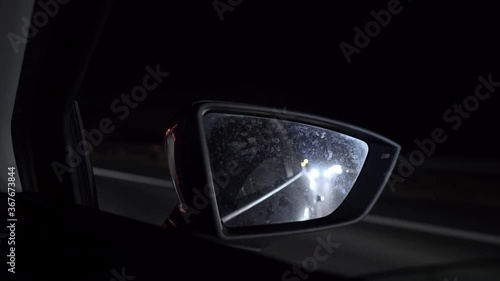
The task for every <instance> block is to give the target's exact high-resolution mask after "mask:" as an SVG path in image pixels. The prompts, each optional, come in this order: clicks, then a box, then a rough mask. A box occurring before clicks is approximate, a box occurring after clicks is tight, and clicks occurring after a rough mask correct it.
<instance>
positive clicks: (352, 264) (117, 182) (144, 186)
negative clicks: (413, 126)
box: [94, 159, 500, 276]
mask: <svg viewBox="0 0 500 281" xmlns="http://www.w3.org/2000/svg"><path fill="white" fill-rule="evenodd" d="M148 162H151V161H143V162H141V163H148ZM97 164H102V166H101V167H95V168H94V173H95V175H96V185H97V188H98V198H99V204H100V208H101V209H102V210H104V211H107V212H111V213H114V214H118V215H122V216H125V217H129V218H133V219H137V220H141V221H145V222H148V223H151V224H157V225H158V224H161V223H162V222H163V220H164V219H165V218H166V217H167V216H168V214H169V213H170V211H171V210H172V209H173V208H174V207H175V205H176V203H177V198H176V195H175V191H174V190H173V188H172V185H171V183H170V181H169V180H168V174H167V173H166V172H164V171H166V169H164V168H165V167H164V166H163V164H156V165H154V164H151V166H148V165H149V164H144V165H142V166H141V167H138V166H136V167H135V168H134V167H132V165H130V164H126V163H125V164H124V163H123V162H120V164H117V163H116V162H115V163H109V162H107V161H102V159H100V160H99V161H97ZM103 166H104V167H103ZM110 167H113V169H111V168H110ZM395 193H397V192H395ZM401 193H402V194H406V193H404V192H401ZM393 195H394V194H393V193H391V192H390V191H388V192H384V195H382V196H381V199H380V200H379V202H378V203H377V204H376V206H375V207H374V209H373V210H372V212H371V213H370V214H369V215H368V216H367V217H366V218H365V219H364V220H363V221H361V222H359V223H357V224H354V225H350V226H346V227H341V228H335V229H330V230H327V231H322V232H315V233H308V234H302V235H294V236H288V237H282V238H280V239H278V240H277V241H276V243H274V244H273V245H271V246H270V247H268V248H266V249H264V250H263V251H262V252H261V253H262V254H263V255H267V256H272V257H274V258H277V259H282V260H286V261H289V262H294V263H301V262H302V261H303V260H304V259H305V258H307V257H311V256H313V252H314V249H315V247H316V246H317V245H318V242H317V239H318V237H321V238H322V239H328V236H330V239H331V240H332V241H334V242H335V243H339V244H340V247H338V248H337V249H336V250H335V252H334V253H333V254H331V255H330V256H329V258H328V259H327V260H325V261H324V262H320V263H319V270H322V271H326V272H332V273H337V274H342V275H345V276H360V275H370V274H376V273H381V272H386V271H393V270H400V269H405V268H420V267H428V266H437V265H448V264H452V263H463V262H473V261H478V260H483V259H492V258H495V259H496V258H498V259H500V227H499V225H498V224H496V223H495V222H492V221H487V220H488V218H487V217H486V216H484V215H483V214H484V213H485V212H489V211H490V210H489V209H488V208H487V207H485V206H481V207H479V208H476V207H474V206H472V205H471V206H467V205H463V204H462V205H460V204H457V203H456V202H454V201H452V200H451V202H449V201H450V200H448V201H446V200H434V201H432V200H431V201H429V200H423V199H420V198H418V196H416V198H417V199H418V200H411V199H409V198H401V197H398V196H393ZM436 203H439V204H436Z"/></svg>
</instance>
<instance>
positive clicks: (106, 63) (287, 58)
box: [80, 0, 500, 157]
mask: <svg viewBox="0 0 500 281" xmlns="http://www.w3.org/2000/svg"><path fill="white" fill-rule="evenodd" d="M163 2H166V1H141V2H126V1H115V4H114V6H113V10H112V12H111V15H110V17H109V19H108V23H107V24H106V27H105V30H104V32H103V35H102V39H101V42H100V43H99V45H98V47H97V50H96V53H95V56H94V58H93V60H92V63H91V67H90V69H89V71H88V73H87V76H86V78H85V82H84V85H83V88H82V91H81V96H80V100H81V102H82V111H83V114H84V120H85V123H86V126H87V128H93V127H95V126H96V123H97V121H98V120H100V119H101V118H103V117H112V118H115V119H116V114H114V113H113V112H112V111H111V110H110V105H111V103H112V101H113V100H114V99H116V98H118V97H119V96H120V94H121V93H130V91H131V89H132V88H133V87H134V86H135V85H138V84H140V83H141V81H142V77H143V76H144V75H145V74H146V72H145V70H144V68H145V66H147V65H152V66H154V65H156V64H157V63H159V64H160V65H161V69H162V70H164V71H168V72H170V73H171V75H170V76H169V77H168V78H166V79H165V81H164V82H163V83H162V84H161V85H160V87H158V88H157V89H156V90H154V91H153V92H150V93H149V94H148V98H147V99H146V100H145V101H143V102H141V103H140V104H139V107H138V108H137V109H135V110H133V111H132V112H131V113H130V117H129V118H127V119H125V120H123V121H119V120H118V119H116V124H117V125H118V129H117V130H116V131H115V132H114V133H113V134H112V135H110V136H108V140H121V139H125V140H134V141H158V142H161V140H162V134H163V132H164V130H165V128H166V127H167V124H168V121H169V118H170V117H171V116H172V114H173V113H175V112H177V111H178V110H179V109H180V108H182V107H184V106H186V105H189V104H190V103H192V102H193V101H195V100H200V99H217V100H229V101H238V102H245V103H252V104H262V105H268V106H272V107H277V108H283V107H284V106H286V107H287V108H288V109H293V110H298V111H304V112H308V113H313V114H317V115H321V116H326V117H330V118H333V119H337V120H340V121H344V122H348V123H352V124H355V125H358V126H361V127H364V128H367V129H369V130H372V131H375V132H378V133H381V134H383V135H385V136H387V137H389V138H391V139H393V140H395V141H397V142H399V143H400V144H402V145H403V148H404V151H410V150H412V149H414V148H415V146H414V145H413V144H412V142H413V140H414V139H416V138H418V139H422V138H427V137H430V134H431V131H432V129H434V128H436V127H442V128H444V129H445V131H446V132H447V133H448V135H449V140H448V141H447V142H446V143H444V144H442V145H440V147H439V148H438V151H437V153H438V154H443V155H462V154H473V155H480V156H483V157H490V156H491V154H492V153H493V151H492V149H491V147H492V146H495V145H496V140H495V139H494V135H495V133H494V132H495V130H496V129H497V128H498V125H497V120H498V117H497V116H498V115H497V109H498V106H499V104H500V98H499V97H497V95H498V94H500V88H499V89H498V90H497V92H496V93H493V95H492V96H491V97H490V98H489V99H487V100H485V101H483V102H481V104H480V106H479V108H478V109H477V110H476V111H475V112H473V113H472V114H471V116H470V118H469V119H467V120H464V123H463V124H462V126H461V127H460V128H459V129H457V130H456V131H453V130H451V129H450V124H447V123H445V122H444V121H443V117H442V115H443V113H444V112H445V111H446V110H447V109H448V108H451V107H452V106H453V104H454V103H462V101H463V100H464V98H465V97H467V96H469V95H472V94H474V89H475V87H476V85H477V84H478V81H477V76H478V75H483V76H485V77H486V76H487V75H488V74H490V73H492V74H493V80H496V81H500V67H499V66H500V65H499V62H500V56H499V50H500V38H499V37H500V33H498V24H497V20H498V17H499V15H498V14H499V12H498V10H497V9H494V8H492V7H489V6H486V5H484V6H483V5H481V4H478V3H476V2H474V4H471V3H469V4H464V3H451V4H445V3H437V2H436V1H420V0H414V1H411V2H410V1H408V0H407V1H401V4H400V5H401V6H402V7H403V10H402V11H401V12H400V13H399V14H395V15H392V17H391V21H390V23H389V24H388V25H387V26H386V27H382V29H381V32H380V34H379V35H378V36H376V37H374V38H372V39H371V41H370V43H369V45H368V46H366V47H365V48H363V49H361V52H360V54H354V55H352V62H351V63H350V64H348V63H347V62H346V59H345V57H344V55H343V54H342V51H341V49H340V47H339V44H340V43H341V42H343V41H344V42H346V43H348V44H351V45H353V38H354V35H355V31H354V29H353V28H354V27H356V26H358V27H360V28H362V29H363V28H364V27H365V25H366V23H367V22H369V21H372V20H373V17H372V15H370V10H375V11H379V10H381V9H387V4H388V3H389V2H390V1H365V2H361V1H342V2H340V1H335V4H332V3H329V4H326V3H323V2H319V1H317V2H311V1H309V2H304V1H300V2H297V3H290V1H281V2H278V1H273V3H269V2H270V1H254V0H252V1H250V0H243V2H242V3H241V4H240V5H238V6H236V7H235V8H234V10H233V11H232V12H226V13H225V14H224V17H225V19H224V21H223V22H221V21H220V19H219V17H218V16H217V13H216V11H215V9H214V7H213V5H212V1H199V2H197V3H192V2H191V1H172V2H171V3H168V4H167V3H163ZM139 3H140V4H139ZM468 5H474V6H468ZM494 153H496V154H497V155H498V152H496V151H494Z"/></svg>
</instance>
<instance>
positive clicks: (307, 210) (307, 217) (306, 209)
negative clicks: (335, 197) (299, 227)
mask: <svg viewBox="0 0 500 281" xmlns="http://www.w3.org/2000/svg"><path fill="white" fill-rule="evenodd" d="M310 217H311V213H310V212H309V208H308V207H306V208H305V209H304V218H303V219H304V220H308V219H309V218H310Z"/></svg>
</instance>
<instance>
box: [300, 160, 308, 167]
mask: <svg viewBox="0 0 500 281" xmlns="http://www.w3.org/2000/svg"><path fill="white" fill-rule="evenodd" d="M307 163H309V160H307V159H304V161H302V163H300V166H302V168H304V167H305V166H306V165H307Z"/></svg>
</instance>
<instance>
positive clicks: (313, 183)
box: [309, 179, 316, 190]
mask: <svg viewBox="0 0 500 281" xmlns="http://www.w3.org/2000/svg"><path fill="white" fill-rule="evenodd" d="M309 187H310V188H311V189H312V190H314V189H315V188H316V181H315V180H313V179H310V180H309Z"/></svg>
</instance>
